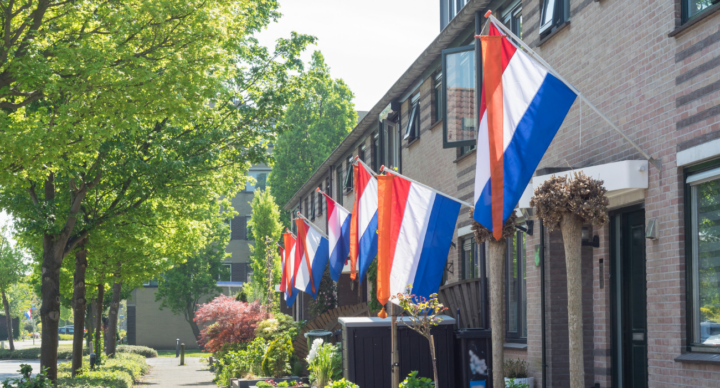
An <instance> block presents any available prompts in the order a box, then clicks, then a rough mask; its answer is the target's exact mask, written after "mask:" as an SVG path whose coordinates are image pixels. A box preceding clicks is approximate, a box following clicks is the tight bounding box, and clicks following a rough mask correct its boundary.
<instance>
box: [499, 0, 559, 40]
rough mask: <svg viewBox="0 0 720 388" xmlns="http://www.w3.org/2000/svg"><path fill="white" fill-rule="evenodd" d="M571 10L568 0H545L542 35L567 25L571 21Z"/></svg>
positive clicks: (541, 26) (541, 24)
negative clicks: (564, 24)
mask: <svg viewBox="0 0 720 388" xmlns="http://www.w3.org/2000/svg"><path fill="white" fill-rule="evenodd" d="M569 10H570V7H569V4H568V0H545V2H544V3H543V5H542V13H541V14H540V34H543V33H546V32H548V33H549V32H550V31H552V29H553V27H556V26H559V25H561V24H563V23H565V22H566V21H567V20H568V19H569V12H568V11H569ZM513 33H514V31H513ZM518 36H519V35H518Z"/></svg>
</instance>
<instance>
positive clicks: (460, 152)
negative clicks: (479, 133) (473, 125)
mask: <svg viewBox="0 0 720 388" xmlns="http://www.w3.org/2000/svg"><path fill="white" fill-rule="evenodd" d="M476 148H477V145H475V144H473V145H468V146H462V147H458V148H457V157H458V159H459V158H460V157H463V156H465V155H467V154H469V153H470V152H471V151H474V150H475V149H476Z"/></svg>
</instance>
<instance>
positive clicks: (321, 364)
mask: <svg viewBox="0 0 720 388" xmlns="http://www.w3.org/2000/svg"><path fill="white" fill-rule="evenodd" d="M337 353H340V352H339V350H338V348H337V347H336V346H335V345H333V344H324V343H323V340H322V339H320V338H318V339H316V340H315V341H313V344H312V348H311V349H310V352H309V353H308V356H307V358H306V359H305V360H306V361H307V363H308V369H309V370H310V372H311V375H310V379H311V380H312V381H315V382H316V383H317V386H318V388H324V387H326V386H327V385H328V383H329V382H330V380H332V377H333V375H334V374H335V369H336V365H335V360H336V359H337Z"/></svg>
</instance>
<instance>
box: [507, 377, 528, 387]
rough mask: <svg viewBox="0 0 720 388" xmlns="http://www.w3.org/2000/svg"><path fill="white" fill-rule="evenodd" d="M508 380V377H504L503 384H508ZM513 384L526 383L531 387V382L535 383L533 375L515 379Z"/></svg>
mask: <svg viewBox="0 0 720 388" xmlns="http://www.w3.org/2000/svg"><path fill="white" fill-rule="evenodd" d="M509 382H510V378H508V377H506V378H505V386H506V387H507V386H508V383H509ZM515 384H527V385H528V388H533V384H535V378H534V377H526V378H524V379H518V378H516V379H515Z"/></svg>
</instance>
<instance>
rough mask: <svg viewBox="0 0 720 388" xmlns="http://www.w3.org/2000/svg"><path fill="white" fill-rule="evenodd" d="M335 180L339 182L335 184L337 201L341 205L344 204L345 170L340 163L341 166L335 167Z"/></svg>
mask: <svg viewBox="0 0 720 388" xmlns="http://www.w3.org/2000/svg"><path fill="white" fill-rule="evenodd" d="M335 180H336V181H337V182H336V183H335V186H336V187H335V191H336V192H335V201H337V203H339V204H340V205H342V204H343V194H344V193H343V191H345V188H344V187H343V186H344V183H345V180H344V179H343V168H342V163H340V165H339V166H337V167H335Z"/></svg>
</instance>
